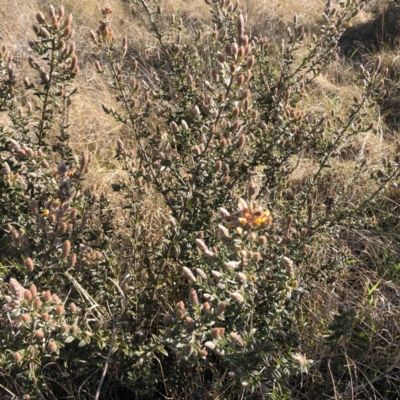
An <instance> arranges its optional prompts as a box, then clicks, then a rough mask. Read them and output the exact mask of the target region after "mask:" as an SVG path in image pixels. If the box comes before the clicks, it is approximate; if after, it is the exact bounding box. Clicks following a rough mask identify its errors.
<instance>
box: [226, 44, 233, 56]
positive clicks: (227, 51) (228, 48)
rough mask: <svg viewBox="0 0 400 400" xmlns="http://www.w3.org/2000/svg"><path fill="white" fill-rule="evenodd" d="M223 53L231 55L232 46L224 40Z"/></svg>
mask: <svg viewBox="0 0 400 400" xmlns="http://www.w3.org/2000/svg"><path fill="white" fill-rule="evenodd" d="M225 53H226V55H227V56H231V55H232V47H231V45H230V44H229V43H228V42H226V44H225Z"/></svg>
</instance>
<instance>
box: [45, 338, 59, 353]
mask: <svg viewBox="0 0 400 400" xmlns="http://www.w3.org/2000/svg"><path fill="white" fill-rule="evenodd" d="M47 350H49V351H50V352H51V353H53V352H55V351H56V350H57V344H56V343H55V342H53V341H51V342H49V344H48V345H47Z"/></svg>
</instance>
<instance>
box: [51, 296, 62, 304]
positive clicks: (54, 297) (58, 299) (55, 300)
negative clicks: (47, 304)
mask: <svg viewBox="0 0 400 400" xmlns="http://www.w3.org/2000/svg"><path fill="white" fill-rule="evenodd" d="M51 297H52V299H53V301H54V303H56V304H60V303H61V300H60V298H59V297H58V296H57V295H56V294H53V295H52V296H51Z"/></svg>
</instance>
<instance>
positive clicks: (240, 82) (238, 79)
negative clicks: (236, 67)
mask: <svg viewBox="0 0 400 400" xmlns="http://www.w3.org/2000/svg"><path fill="white" fill-rule="evenodd" d="M244 80H245V77H244V75H239V76H238V77H237V79H236V85H238V86H239V87H240V86H242V85H243V83H244Z"/></svg>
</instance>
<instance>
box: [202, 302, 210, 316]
mask: <svg viewBox="0 0 400 400" xmlns="http://www.w3.org/2000/svg"><path fill="white" fill-rule="evenodd" d="M202 310H203V312H204V313H206V314H207V313H208V312H210V310H211V306H210V303H208V302H207V301H206V302H205V303H203V307H202Z"/></svg>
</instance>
